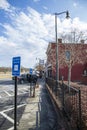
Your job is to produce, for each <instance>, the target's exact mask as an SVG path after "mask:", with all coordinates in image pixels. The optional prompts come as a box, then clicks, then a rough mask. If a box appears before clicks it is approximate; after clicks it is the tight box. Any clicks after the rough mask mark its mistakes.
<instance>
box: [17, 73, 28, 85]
mask: <svg viewBox="0 0 87 130" xmlns="http://www.w3.org/2000/svg"><path fill="white" fill-rule="evenodd" d="M17 81H18V83H21V84H23V83H25V82H27V74H21V75H20V76H19V77H17Z"/></svg>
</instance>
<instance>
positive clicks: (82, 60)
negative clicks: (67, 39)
mask: <svg viewBox="0 0 87 130" xmlns="http://www.w3.org/2000/svg"><path fill="white" fill-rule="evenodd" d="M46 54H47V75H48V77H52V78H56V43H54V42H51V43H49V45H48V48H47V52H46ZM58 70H59V79H61V77H62V76H63V77H64V80H68V78H69V77H70V79H71V81H82V79H83V78H84V76H87V44H85V43H84V42H83V43H82V42H81V43H62V40H61V39H59V40H58Z"/></svg>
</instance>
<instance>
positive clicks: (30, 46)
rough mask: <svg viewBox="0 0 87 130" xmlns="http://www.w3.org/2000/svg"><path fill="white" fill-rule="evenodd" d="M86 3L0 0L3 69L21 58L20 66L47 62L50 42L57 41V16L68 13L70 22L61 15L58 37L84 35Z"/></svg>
mask: <svg viewBox="0 0 87 130" xmlns="http://www.w3.org/2000/svg"><path fill="white" fill-rule="evenodd" d="M86 8H87V1H86V0H0V54H1V58H0V62H1V63H0V66H11V63H12V57H14V56H21V65H22V66H24V67H29V68H31V67H34V66H35V64H36V63H37V62H39V61H38V60H36V59H39V58H40V59H44V58H46V49H47V46H48V43H49V42H50V41H55V25H54V24H55V23H54V21H55V19H54V13H55V12H58V13H59V12H62V11H66V10H68V11H69V13H70V19H69V20H66V19H65V15H64V14H63V15H60V16H59V17H58V19H57V21H58V36H59V37H60V36H61V35H62V34H64V33H65V34H67V32H68V33H71V31H72V30H73V31H74V30H77V32H81V31H82V32H85V37H87V16H86V10H87V9H86Z"/></svg>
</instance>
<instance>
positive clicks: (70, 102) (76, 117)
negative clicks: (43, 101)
mask: <svg viewBox="0 0 87 130" xmlns="http://www.w3.org/2000/svg"><path fill="white" fill-rule="evenodd" d="M46 83H47V84H48V86H49V88H50V89H51V90H52V92H53V93H54V95H55V97H56V99H57V98H58V100H60V102H61V108H62V111H63V113H64V115H65V116H66V117H67V119H68V121H69V122H70V125H71V127H72V128H74V129H75V128H77V127H78V129H79V130H82V125H83V124H82V121H83V120H82V106H81V103H82V102H81V90H80V88H79V89H76V88H74V87H71V86H70V87H69V86H67V85H65V84H64V83H63V81H62V82H59V83H58V88H56V80H54V79H51V78H47V79H46ZM55 92H56V93H57V95H56V94H55Z"/></svg>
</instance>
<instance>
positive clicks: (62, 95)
mask: <svg viewBox="0 0 87 130" xmlns="http://www.w3.org/2000/svg"><path fill="white" fill-rule="evenodd" d="M62 105H63V106H62V107H63V108H62V109H63V112H64V84H63V76H62Z"/></svg>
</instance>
